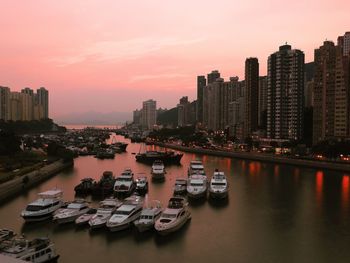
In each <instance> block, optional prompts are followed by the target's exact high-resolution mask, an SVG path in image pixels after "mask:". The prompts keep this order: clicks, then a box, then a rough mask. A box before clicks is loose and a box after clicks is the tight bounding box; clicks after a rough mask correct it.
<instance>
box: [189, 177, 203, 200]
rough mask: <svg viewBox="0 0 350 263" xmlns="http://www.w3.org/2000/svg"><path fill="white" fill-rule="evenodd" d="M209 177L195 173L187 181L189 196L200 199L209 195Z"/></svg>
mask: <svg viewBox="0 0 350 263" xmlns="http://www.w3.org/2000/svg"><path fill="white" fill-rule="evenodd" d="M207 189H208V187H207V177H206V176H202V175H198V174H194V175H191V176H190V178H189V179H188V182H187V188H186V190H187V196H188V197H189V198H192V199H200V198H204V197H206V196H207Z"/></svg>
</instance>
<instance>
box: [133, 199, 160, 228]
mask: <svg viewBox="0 0 350 263" xmlns="http://www.w3.org/2000/svg"><path fill="white" fill-rule="evenodd" d="M161 213H162V206H161V204H160V202H159V201H158V200H153V201H152V202H151V205H150V206H148V207H145V208H143V209H142V212H141V215H140V218H139V219H137V220H135V221H134V225H135V227H136V228H137V230H138V231H139V232H144V231H147V230H150V229H152V228H153V227H154V224H155V222H156V220H157V219H158V218H159V217H160V215H161Z"/></svg>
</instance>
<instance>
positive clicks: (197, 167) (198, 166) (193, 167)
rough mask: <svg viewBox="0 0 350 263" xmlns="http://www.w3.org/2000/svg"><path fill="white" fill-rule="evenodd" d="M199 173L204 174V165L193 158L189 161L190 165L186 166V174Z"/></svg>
mask: <svg viewBox="0 0 350 263" xmlns="http://www.w3.org/2000/svg"><path fill="white" fill-rule="evenodd" d="M194 174H199V175H204V176H205V171H204V166H203V163H202V161H199V160H194V161H191V162H190V166H189V167H188V176H191V175H194Z"/></svg>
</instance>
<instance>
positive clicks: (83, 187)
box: [74, 178, 95, 195]
mask: <svg viewBox="0 0 350 263" xmlns="http://www.w3.org/2000/svg"><path fill="white" fill-rule="evenodd" d="M94 182H95V180H94V179H93V178H84V179H82V180H81V182H80V184H78V185H77V186H76V187H74V191H75V194H76V195H88V194H91V192H92V188H93V185H94Z"/></svg>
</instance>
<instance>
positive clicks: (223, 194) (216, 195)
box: [209, 190, 228, 199]
mask: <svg viewBox="0 0 350 263" xmlns="http://www.w3.org/2000/svg"><path fill="white" fill-rule="evenodd" d="M209 197H210V198H213V199H225V198H227V197H228V191H227V190H226V191H220V192H218V191H211V190H209Z"/></svg>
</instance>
